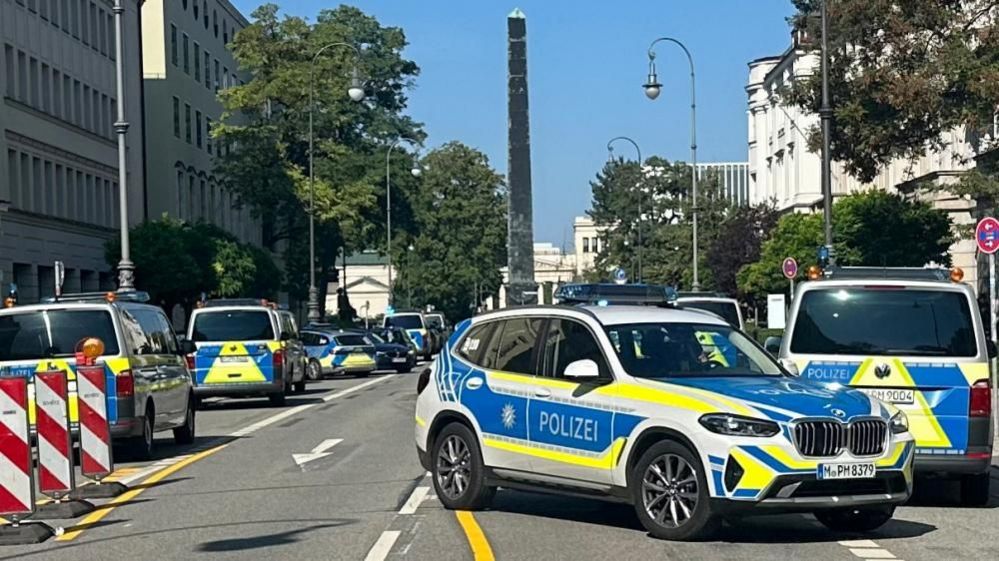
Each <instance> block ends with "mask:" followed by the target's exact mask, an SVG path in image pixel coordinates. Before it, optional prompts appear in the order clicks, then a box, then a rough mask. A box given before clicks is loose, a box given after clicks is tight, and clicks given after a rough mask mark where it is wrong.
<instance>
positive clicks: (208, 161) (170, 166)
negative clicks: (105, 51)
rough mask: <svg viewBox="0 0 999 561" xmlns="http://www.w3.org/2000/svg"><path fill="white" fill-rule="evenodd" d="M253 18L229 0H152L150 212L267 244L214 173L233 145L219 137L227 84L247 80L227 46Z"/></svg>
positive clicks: (145, 9)
mask: <svg viewBox="0 0 999 561" xmlns="http://www.w3.org/2000/svg"><path fill="white" fill-rule="evenodd" d="M248 24H249V23H248V22H247V20H246V18H244V17H243V15H242V14H240V13H239V11H238V10H236V8H235V7H233V5H232V4H231V3H230V2H229V1H228V0H145V3H143V5H142V77H143V84H144V90H145V94H144V99H145V119H146V131H147V134H146V138H145V154H146V177H147V182H146V196H147V208H146V215H147V216H148V217H149V218H150V219H156V218H159V217H160V216H162V215H164V214H167V215H170V216H172V217H175V218H180V219H183V220H186V221H188V222H198V221H205V222H210V223H212V224H215V225H216V226H220V227H222V228H224V229H226V230H228V231H229V232H231V233H233V234H235V235H236V236H237V237H239V238H240V239H241V240H243V241H245V242H250V243H257V244H259V243H260V235H261V231H260V226H259V224H258V222H257V221H256V220H254V219H252V218H251V216H250V212H249V210H248V209H246V208H243V209H237V208H234V206H235V205H234V202H235V201H234V198H233V195H232V194H231V193H229V192H228V191H226V189H225V188H224V187H223V185H222V183H221V181H219V179H218V178H217V177H216V176H215V174H214V173H213V169H214V162H213V160H214V158H216V157H219V156H222V154H223V151H224V150H226V149H227V147H226V146H223V145H222V143H220V142H216V141H215V140H214V139H213V138H212V134H211V131H212V127H213V125H214V124H215V123H218V122H219V119H220V118H221V115H222V105H221V104H220V103H219V101H218V92H219V90H222V89H225V88H228V87H230V86H234V85H237V84H242V83H245V81H246V80H248V79H249V77H248V76H247V75H245V74H243V73H240V72H239V71H238V70H237V68H238V65H237V63H236V61H235V60H234V59H233V56H232V53H231V52H230V51H229V49H228V48H227V45H228V44H229V43H230V42H231V41H232V39H233V36H234V35H235V33H236V32H237V31H239V30H240V29H243V28H244V27H246V26H247V25H248Z"/></svg>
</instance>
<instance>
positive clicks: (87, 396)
mask: <svg viewBox="0 0 999 561" xmlns="http://www.w3.org/2000/svg"><path fill="white" fill-rule="evenodd" d="M105 376H106V375H105V372H104V366H103V365H98V366H78V367H77V368H76V387H77V395H78V396H79V401H78V404H79V408H80V472H81V473H83V475H84V477H89V478H91V479H95V480H97V481H100V480H101V479H104V478H105V477H107V476H109V475H111V473H112V472H113V471H114V459H113V456H112V454H111V428H110V425H109V424H108V397H107V378H106V377H105Z"/></svg>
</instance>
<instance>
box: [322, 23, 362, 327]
mask: <svg viewBox="0 0 999 561" xmlns="http://www.w3.org/2000/svg"><path fill="white" fill-rule="evenodd" d="M334 47H346V48H348V49H351V50H353V51H354V67H353V68H352V70H351V73H350V87H348V88H347V95H348V96H349V97H350V99H351V100H353V101H362V100H363V99H364V84H363V83H362V82H361V78H360V76H359V74H358V72H357V59H359V58H360V57H361V52H360V51H359V50H358V49H357V47H355V46H354V45H351V44H350V43H330V44H329V45H326V46H325V47H323V48H321V49H319V50H318V51H316V54H315V55H314V56H313V57H312V62H311V63H310V64H309V321H310V322H317V321H319V320H320V317H319V291H318V290H317V289H316V169H315V149H314V148H315V132H314V125H313V121H314V113H315V109H316V104H315V95H316V62H317V61H318V60H319V56H320V55H322V54H323V53H324V52H325V51H326V50H328V49H332V48H334Z"/></svg>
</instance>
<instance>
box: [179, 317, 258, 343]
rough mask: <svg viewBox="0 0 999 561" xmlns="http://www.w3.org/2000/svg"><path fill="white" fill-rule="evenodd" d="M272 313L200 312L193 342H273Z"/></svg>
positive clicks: (195, 325) (195, 318)
mask: <svg viewBox="0 0 999 561" xmlns="http://www.w3.org/2000/svg"><path fill="white" fill-rule="evenodd" d="M273 339H275V337H274V326H273V325H271V315H270V313H268V312H266V311H264V310H260V311H256V310H232V311H217V312H215V311H213V312H200V313H198V314H196V315H195V316H194V328H193V329H192V330H191V340H193V341H196V342H199V343H200V342H203V341H260V340H265V341H268V340H273Z"/></svg>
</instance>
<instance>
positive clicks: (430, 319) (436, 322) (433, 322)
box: [427, 316, 444, 328]
mask: <svg viewBox="0 0 999 561" xmlns="http://www.w3.org/2000/svg"><path fill="white" fill-rule="evenodd" d="M427 325H428V326H429V327H433V328H439V327H443V326H444V318H442V317H441V316H427Z"/></svg>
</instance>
